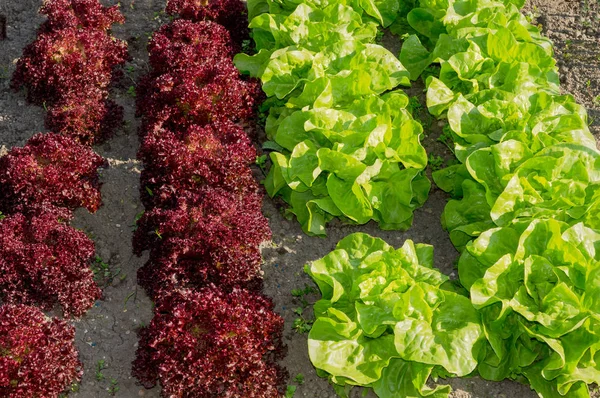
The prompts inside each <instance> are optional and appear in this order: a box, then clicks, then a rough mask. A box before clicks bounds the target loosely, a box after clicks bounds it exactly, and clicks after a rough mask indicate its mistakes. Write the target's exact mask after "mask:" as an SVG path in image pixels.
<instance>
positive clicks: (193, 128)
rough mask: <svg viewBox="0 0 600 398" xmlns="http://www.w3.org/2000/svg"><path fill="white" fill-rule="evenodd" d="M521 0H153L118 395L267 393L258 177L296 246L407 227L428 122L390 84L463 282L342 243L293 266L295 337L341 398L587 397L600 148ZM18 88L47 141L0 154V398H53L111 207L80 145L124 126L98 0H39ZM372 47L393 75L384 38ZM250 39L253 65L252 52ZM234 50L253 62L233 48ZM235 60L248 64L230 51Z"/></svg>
mask: <svg viewBox="0 0 600 398" xmlns="http://www.w3.org/2000/svg"><path fill="white" fill-rule="evenodd" d="M523 3H524V0H469V1H455V0H441V1H439V0H438V1H434V0H419V1H417V0H410V1H397V0H380V1H374V0H360V1H347V2H346V1H334V0H325V1H313V0H305V1H302V2H299V1H295V0H277V1H273V0H249V1H248V3H247V4H244V3H242V2H240V1H239V0H210V1H208V2H205V3H202V2H196V1H193V0H168V2H167V4H166V11H167V13H168V14H169V15H171V16H172V17H173V20H172V21H171V22H170V23H168V24H165V25H164V26H162V27H160V28H159V29H158V30H157V31H156V32H154V34H153V35H152V37H151V40H150V41H149V44H148V53H149V60H150V62H149V63H150V72H149V73H148V74H147V75H145V76H144V77H143V78H142V79H141V81H140V82H139V83H138V86H137V90H136V92H137V116H139V117H141V120H142V125H141V128H140V130H139V136H140V142H141V146H140V150H139V154H138V157H139V159H140V160H141V161H142V163H143V166H144V169H143V171H142V174H141V184H140V186H141V188H140V195H141V201H142V203H143V204H144V207H145V212H144V213H143V215H142V216H141V218H140V219H139V220H138V221H137V226H136V228H137V229H136V230H135V234H134V239H133V251H134V252H135V253H136V254H138V255H141V254H142V253H143V252H144V251H149V259H148V261H147V263H146V264H145V265H144V266H143V267H141V268H140V269H139V271H138V282H139V284H140V285H141V286H142V287H143V288H144V289H145V290H146V292H147V293H148V295H149V296H150V297H151V298H152V300H153V301H154V302H155V304H156V307H155V309H154V318H153V320H152V321H151V323H150V324H149V325H148V326H147V327H145V328H143V329H142V330H141V332H140V343H139V348H138V351H137V357H136V358H135V359H133V358H132V360H133V372H132V373H133V375H134V376H135V377H136V378H137V379H138V380H139V381H140V382H141V383H142V384H143V385H144V386H145V387H148V388H149V387H152V386H154V385H155V384H157V383H160V385H161V387H162V395H163V396H165V397H265V398H266V397H282V396H284V395H285V396H286V397H287V396H289V395H290V391H289V390H288V392H287V393H286V390H285V384H286V381H287V377H288V375H287V372H286V371H285V369H283V368H282V367H281V366H280V365H278V363H277V362H278V361H279V360H280V359H281V358H282V357H283V355H284V351H285V347H284V345H283V342H282V338H283V319H282V318H281V317H280V315H278V314H277V313H276V312H275V311H274V307H273V304H272V302H271V300H270V299H269V298H267V297H265V296H264V295H263V294H262V292H261V291H262V288H263V286H262V271H261V263H262V258H261V252H260V245H261V244H262V243H263V242H265V241H267V240H269V239H270V237H271V231H270V230H269V226H268V223H267V219H266V218H265V216H263V214H262V213H261V205H262V190H261V188H260V186H259V184H258V183H257V181H256V180H255V177H254V176H253V172H252V169H251V165H252V164H253V163H254V162H255V160H256V158H257V150H256V149H255V147H254V145H253V142H252V141H253V140H256V139H257V137H256V136H255V135H256V134H255V131H254V130H255V129H254V126H255V124H256V118H257V110H258V108H259V106H260V108H261V109H262V110H266V111H268V117H267V119H266V123H265V133H266V135H267V139H268V140H267V141H266V142H264V143H262V146H263V150H265V151H268V152H269V153H270V169H269V172H268V175H267V176H266V178H265V180H264V182H263V183H264V186H265V188H266V191H267V193H268V194H269V195H270V196H271V197H280V198H281V199H282V200H283V201H284V202H285V203H286V210H285V211H286V213H287V214H288V215H291V216H293V217H295V218H296V219H297V220H298V222H299V223H300V224H301V226H302V229H303V231H304V232H305V233H306V234H308V235H316V236H324V235H325V234H326V228H327V224H328V223H329V222H330V221H331V220H333V219H334V218H338V219H340V220H342V221H343V222H346V223H350V224H365V223H367V222H369V221H371V220H373V221H375V222H377V224H378V226H379V227H380V228H381V229H385V230H406V229H408V228H410V226H411V224H412V221H413V212H414V210H415V209H417V208H419V207H420V206H422V205H423V204H424V203H425V202H426V200H427V197H428V194H429V191H430V188H431V182H430V181H429V179H428V178H427V176H426V174H425V168H426V166H427V153H426V151H425V149H424V147H423V146H422V145H421V142H420V140H421V137H422V133H423V127H422V125H421V123H420V122H419V120H417V119H415V118H414V117H413V115H412V113H411V111H410V110H409V109H410V107H409V98H408V96H407V95H406V94H405V93H404V91H403V90H402V89H400V87H401V86H404V87H408V86H410V85H411V80H413V81H414V80H417V79H419V78H422V79H423V80H424V81H426V97H427V108H428V111H429V112H430V113H431V114H432V115H434V116H436V117H438V118H439V119H441V120H444V121H447V123H446V125H445V127H444V131H445V134H447V135H448V136H450V137H452V141H453V153H454V155H455V157H456V162H455V164H454V165H451V166H449V167H447V168H444V169H442V170H439V171H436V172H434V173H433V180H434V182H435V184H436V185H437V186H438V187H439V188H441V189H443V190H444V191H446V192H448V193H449V194H450V196H451V199H450V200H449V202H448V203H447V205H446V207H445V210H444V213H443V216H442V220H441V221H442V224H443V226H444V228H445V229H446V230H448V232H449V234H450V239H451V241H452V243H453V244H454V245H455V247H456V248H457V250H458V251H459V252H460V253H461V255H460V259H459V262H458V274H459V279H458V280H450V279H449V278H448V277H447V276H446V275H444V274H442V273H441V272H440V271H438V270H437V269H436V268H434V266H433V247H432V246H431V245H426V244H419V243H416V244H415V243H414V242H412V241H410V240H407V241H406V242H405V243H404V245H403V246H402V247H401V248H399V249H395V248H393V247H391V246H390V245H388V244H387V243H386V242H384V241H383V240H382V239H379V238H373V237H371V236H369V235H367V234H364V233H354V234H351V235H349V236H347V237H346V238H344V239H342V240H341V241H340V242H339V243H338V245H337V247H336V249H335V250H334V251H332V252H331V253H329V254H328V255H326V256H325V257H323V258H321V259H319V260H316V261H313V262H312V263H310V264H308V265H307V266H306V269H305V271H306V272H307V273H308V274H309V275H310V276H311V277H312V278H313V280H314V281H315V283H316V284H317V286H318V287H319V289H320V291H321V295H322V297H321V299H320V300H319V301H318V302H317V303H315V305H314V313H315V317H316V320H315V322H314V324H313V325H312V328H311V330H310V333H309V336H308V352H309V356H310V359H311V361H312V363H313V365H314V366H315V368H316V369H317V373H318V374H319V375H320V376H323V377H327V378H328V379H329V381H330V382H331V383H332V385H333V386H334V388H335V390H336V392H337V393H338V394H339V395H340V396H342V397H347V396H349V394H350V390H351V389H352V387H353V386H355V385H358V386H364V387H369V388H371V389H373V391H374V392H375V394H377V395H378V396H379V397H386V398H391V397H427V396H429V397H437V398H441V397H447V396H448V395H449V393H450V387H449V386H447V385H434V384H432V383H431V382H430V379H433V380H437V378H438V377H442V378H447V377H456V376H473V375H479V376H480V377H482V378H483V379H486V380H492V381H499V380H504V379H513V380H517V381H519V382H523V383H527V384H529V385H530V386H531V388H532V389H534V390H535V391H536V392H537V393H538V394H539V395H540V396H541V397H544V398H559V397H572V398H586V397H590V393H589V384H592V383H598V382H599V381H600V351H599V350H600V313H599V311H600V310H599V308H600V252H599V251H600V218H599V216H598V214H600V189H599V188H600V153H599V152H598V150H597V149H596V141H595V139H594V137H593V136H592V135H591V133H590V132H589V129H588V126H587V122H588V121H587V114H586V111H585V109H584V108H583V107H582V106H580V105H578V104H577V103H575V101H574V100H573V98H572V97H571V96H569V95H562V94H561V92H560V87H559V79H558V73H557V68H556V64H555V60H554V59H553V50H552V44H551V43H550V41H549V40H548V39H546V38H544V37H543V36H542V35H541V34H540V31H539V29H538V28H537V27H535V26H533V25H531V24H530V23H529V22H528V21H527V19H526V18H525V17H524V16H523V15H522V14H521V13H520V8H521V7H522V6H523ZM41 12H42V13H43V14H45V15H47V17H48V19H47V21H46V22H45V23H44V24H43V25H42V26H41V27H40V28H39V31H38V37H37V39H36V40H35V41H34V42H33V43H32V44H31V45H29V46H28V47H26V48H25V50H24V54H23V57H22V58H21V59H20V60H19V63H18V65H17V70H16V72H15V74H14V76H13V87H14V88H15V89H19V88H21V87H24V88H25V89H26V95H27V99H28V100H29V101H30V102H32V103H35V104H38V105H42V106H44V108H45V109H47V111H48V113H47V118H46V127H47V128H48V129H49V130H52V131H53V132H54V133H46V134H38V135H35V136H34V137H33V138H31V140H29V141H28V142H27V144H26V145H25V146H24V147H23V148H14V149H12V150H11V151H10V152H9V153H8V154H7V155H5V156H3V157H2V158H0V211H1V213H0V299H1V300H2V302H3V305H2V306H1V307H0V397H34V396H43V397H57V396H59V395H60V394H61V393H62V392H64V391H65V389H66V388H67V387H68V386H70V385H71V384H72V383H74V382H76V381H77V380H78V379H79V378H80V377H81V374H82V365H81V363H80V362H79V360H78V358H77V352H76V350H75V346H74V329H73V327H72V326H70V325H69V324H68V323H67V322H66V321H63V320H59V319H57V318H48V317H46V316H45V315H44V314H43V313H42V312H41V310H44V311H46V310H51V309H52V308H53V307H54V306H56V305H60V306H61V307H62V309H63V313H64V315H65V316H66V317H68V316H76V317H79V316H82V315H83V314H84V313H85V312H86V310H87V309H89V308H90V307H91V306H92V305H93V304H94V302H95V301H96V300H97V299H98V298H99V297H100V296H101V292H100V289H99V288H98V286H97V285H96V283H95V282H94V280H93V272H92V271H91V269H90V268H89V265H90V263H91V259H92V258H93V256H94V244H93V242H92V241H91V240H90V239H89V238H88V237H87V235H86V234H85V233H84V232H82V231H79V230H76V229H75V228H73V227H72V226H70V225H69V222H70V220H71V219H72V217H73V215H72V212H73V210H74V209H76V208H79V207H84V208H86V209H88V210H89V211H91V212H94V211H95V210H97V209H98V207H99V206H100V205H101V198H100V183H99V178H98V170H99V168H101V167H105V162H104V160H103V159H102V158H101V157H100V156H98V155H97V154H95V153H94V152H93V151H92V149H91V148H90V146H91V145H93V144H95V143H98V142H101V141H102V140H105V139H106V138H108V137H110V134H111V132H112V131H114V130H115V129H116V128H118V127H119V126H120V125H121V123H122V114H123V110H122V109H121V108H120V107H119V106H118V105H116V104H115V103H114V102H113V101H111V100H110V99H108V95H109V94H108V88H109V85H110V84H111V82H112V81H114V80H115V79H116V78H118V77H119V75H120V72H119V70H118V66H119V65H122V64H124V63H125V61H126V60H127V59H128V55H127V49H126V44H125V43H124V42H121V41H119V40H117V39H115V38H114V37H112V36H111V34H110V31H109V30H110V27H111V25H113V24H114V23H123V22H124V19H123V17H122V16H121V14H120V13H119V11H118V9H117V8H116V7H103V6H101V5H100V3H99V2H98V0H47V1H45V2H44V5H43V7H42V9H41ZM382 29H387V30H389V31H391V32H393V33H395V34H397V35H398V40H400V37H401V38H402V50H401V52H400V54H399V55H398V56H396V55H394V54H392V53H391V52H390V51H389V50H387V49H386V48H384V47H383V46H381V45H379V44H377V43H378V36H379V34H380V33H379V32H380V31H381V30H382ZM249 38H251V39H252V42H251V43H253V44H251V45H250V50H249V49H248V43H249V42H250V41H249V40H248V39H249ZM242 50H243V51H245V53H243V52H242ZM236 54H237V55H236Z"/></svg>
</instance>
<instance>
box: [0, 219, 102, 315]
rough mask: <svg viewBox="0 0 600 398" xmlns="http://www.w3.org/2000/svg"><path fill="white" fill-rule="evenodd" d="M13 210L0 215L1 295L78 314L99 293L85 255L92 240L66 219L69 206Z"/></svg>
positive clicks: (90, 255) (8, 299)
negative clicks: (55, 209)
mask: <svg viewBox="0 0 600 398" xmlns="http://www.w3.org/2000/svg"><path fill="white" fill-rule="evenodd" d="M62 213H63V214H61V216H60V217H58V216H57V215H56V214H54V213H48V212H39V211H32V212H30V213H28V214H27V215H24V214H21V213H17V214H14V215H11V216H7V217H5V218H4V219H2V220H1V221H0V298H2V300H3V301H4V302H8V303H19V304H33V305H37V306H40V307H42V308H43V309H45V310H50V309H52V307H53V306H54V305H55V304H57V303H58V304H60V305H61V306H62V308H63V312H64V313H65V315H67V316H69V315H74V316H81V315H83V313H84V312H85V311H87V310H88V309H89V308H90V307H91V306H92V305H93V304H94V302H95V301H96V300H97V299H98V298H100V294H101V293H100V289H99V288H98V286H97V285H96V283H95V282H94V274H93V272H92V270H91V269H90V267H89V265H90V261H91V259H92V258H93V256H94V243H93V242H92V241H91V240H90V239H89V238H88V237H87V235H86V234H85V233H83V232H81V231H78V230H76V229H75V228H73V227H71V226H69V225H68V224H66V221H68V219H69V218H70V215H69V214H68V213H69V212H68V211H65V210H62Z"/></svg>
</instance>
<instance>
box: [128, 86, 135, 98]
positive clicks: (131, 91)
mask: <svg viewBox="0 0 600 398" xmlns="http://www.w3.org/2000/svg"><path fill="white" fill-rule="evenodd" d="M127 95H129V96H130V97H132V98H135V97H136V95H137V94H136V92H135V86H129V88H128V89H127Z"/></svg>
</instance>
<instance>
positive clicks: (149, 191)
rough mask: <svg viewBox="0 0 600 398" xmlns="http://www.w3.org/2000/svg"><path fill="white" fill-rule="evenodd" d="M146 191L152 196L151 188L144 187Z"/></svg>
mask: <svg viewBox="0 0 600 398" xmlns="http://www.w3.org/2000/svg"><path fill="white" fill-rule="evenodd" d="M146 192H148V195H150V196H154V192H152V189H150V188H149V187H146Z"/></svg>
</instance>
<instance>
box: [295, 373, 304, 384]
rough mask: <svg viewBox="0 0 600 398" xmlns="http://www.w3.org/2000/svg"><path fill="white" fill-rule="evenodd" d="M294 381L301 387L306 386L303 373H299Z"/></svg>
mask: <svg viewBox="0 0 600 398" xmlns="http://www.w3.org/2000/svg"><path fill="white" fill-rule="evenodd" d="M294 381H295V382H296V383H298V384H299V385H302V384H304V375H303V374H302V373H298V374H297V375H296V377H294Z"/></svg>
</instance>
